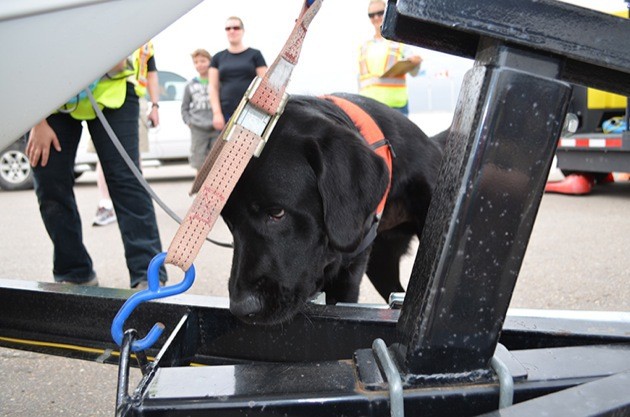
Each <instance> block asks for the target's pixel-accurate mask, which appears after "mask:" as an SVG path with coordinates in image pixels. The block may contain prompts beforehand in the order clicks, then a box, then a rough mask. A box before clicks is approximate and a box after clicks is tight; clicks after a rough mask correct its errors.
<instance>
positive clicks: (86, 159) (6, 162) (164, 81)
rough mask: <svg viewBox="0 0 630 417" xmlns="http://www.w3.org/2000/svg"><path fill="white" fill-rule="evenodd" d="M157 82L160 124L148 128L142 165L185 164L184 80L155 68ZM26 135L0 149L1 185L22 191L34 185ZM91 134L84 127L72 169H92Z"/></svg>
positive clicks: (187, 145)
mask: <svg viewBox="0 0 630 417" xmlns="http://www.w3.org/2000/svg"><path fill="white" fill-rule="evenodd" d="M158 79H159V82H160V101H159V103H160V125H159V126H157V127H155V128H151V129H149V151H148V152H145V153H142V155H141V159H142V166H145V167H146V166H160V165H165V164H171V163H188V155H189V153H190V129H189V128H188V126H186V125H185V124H184V122H183V121H182V116H181V105H182V98H183V96H184V89H185V87H186V83H187V80H186V79H185V78H184V77H182V76H181V75H179V74H176V73H174V72H170V71H158ZM27 141H28V136H27V135H23V136H21V137H20V138H19V139H18V140H16V141H15V142H14V143H12V144H11V145H9V146H8V147H6V148H5V149H3V150H1V151H0V188H2V189H4V190H7V191H12V190H24V189H28V188H32V187H33V173H32V171H31V167H30V165H29V162H28V158H27V157H26V154H25V153H24V150H25V148H26V143H27ZM89 141H90V135H89V132H88V130H87V128H84V129H83V135H82V137H81V142H79V147H78V150H77V157H76V160H75V172H76V175H77V177H78V176H79V175H81V174H82V173H83V172H85V171H88V170H94V169H95V167H96V161H97V157H96V153H93V152H88V143H89Z"/></svg>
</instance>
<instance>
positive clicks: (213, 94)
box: [208, 67, 225, 130]
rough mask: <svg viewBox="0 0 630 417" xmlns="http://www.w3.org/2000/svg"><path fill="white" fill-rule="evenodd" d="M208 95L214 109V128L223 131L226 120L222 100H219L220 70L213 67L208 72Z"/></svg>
mask: <svg viewBox="0 0 630 417" xmlns="http://www.w3.org/2000/svg"><path fill="white" fill-rule="evenodd" d="M208 90H209V91H208V95H209V96H210V107H212V126H214V128H215V129H216V130H222V129H223V126H225V118H224V117H223V111H221V100H220V99H219V70H218V68H213V67H211V68H210V70H208Z"/></svg>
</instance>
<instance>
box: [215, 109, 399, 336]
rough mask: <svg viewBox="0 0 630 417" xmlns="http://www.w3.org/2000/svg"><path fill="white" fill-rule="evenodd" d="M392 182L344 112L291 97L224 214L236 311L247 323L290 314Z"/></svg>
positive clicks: (356, 236) (358, 236) (319, 283)
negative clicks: (231, 241) (231, 246)
mask: <svg viewBox="0 0 630 417" xmlns="http://www.w3.org/2000/svg"><path fill="white" fill-rule="evenodd" d="M387 182H388V174H387V168H386V166H385V164H384V163H383V161H382V160H381V159H380V157H378V156H377V155H376V154H374V152H372V151H371V150H370V149H369V148H368V147H367V146H366V145H365V144H364V143H363V142H362V139H361V137H360V136H359V134H358V132H357V131H356V129H355V128H354V126H353V125H352V122H351V121H350V120H349V119H348V118H347V117H346V116H345V114H344V113H342V112H341V111H340V110H339V109H337V108H336V107H335V106H334V105H333V104H331V103H328V102H324V101H323V100H318V99H315V98H306V97H302V98H291V99H290V100H289V102H288V103H287V106H286V109H285V112H284V114H283V116H282V117H281V118H280V120H279V121H278V124H277V125H276V128H275V129H274V131H273V134H272V135H271V137H270V139H269V142H268V143H267V145H266V146H265V149H264V151H263V152H262V154H261V156H260V157H259V158H255V159H253V160H252V161H251V162H250V163H249V165H248V166H247V168H246V170H245V172H244V173H243V176H242V177H241V179H240V180H239V182H238V184H237V186H236V187H235V189H234V191H233V193H232V194H231V196H230V198H229V199H228V202H227V204H226V206H225V208H224V209H223V212H222V215H223V218H224V219H225V221H226V223H227V225H228V227H229V228H230V230H231V232H232V234H233V238H234V257H233V261H232V270H231V276H230V281H229V291H230V311H231V312H232V313H233V314H234V315H236V316H237V317H239V318H240V319H242V320H244V321H246V322H250V323H262V324H275V323H281V322H284V321H286V320H288V319H290V318H291V317H293V316H294V315H295V314H296V313H297V312H298V311H299V310H300V309H301V307H302V306H303V305H304V304H305V302H307V301H308V300H309V299H310V298H311V297H312V296H313V295H315V293H317V292H318V291H319V290H321V289H322V287H323V285H324V283H325V282H326V280H327V279H328V278H330V275H331V271H332V270H334V269H336V266H335V263H337V262H339V259H340V258H341V254H342V253H346V254H347V253H351V252H352V251H353V250H354V249H356V248H357V247H358V245H359V244H360V242H361V240H362V238H363V234H364V225H365V224H366V220H367V219H368V218H369V217H370V216H372V215H373V212H374V210H375V208H376V206H377V204H378V202H379V201H380V199H381V197H382V195H383V193H384V191H385V188H386V187H387Z"/></svg>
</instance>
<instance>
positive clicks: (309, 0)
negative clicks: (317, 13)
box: [306, 0, 315, 7]
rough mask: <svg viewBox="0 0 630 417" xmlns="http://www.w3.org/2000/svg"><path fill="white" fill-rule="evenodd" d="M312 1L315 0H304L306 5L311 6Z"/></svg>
mask: <svg viewBox="0 0 630 417" xmlns="http://www.w3.org/2000/svg"><path fill="white" fill-rule="evenodd" d="M313 3H315V0H306V5H307V6H308V7H311V6H312V5H313Z"/></svg>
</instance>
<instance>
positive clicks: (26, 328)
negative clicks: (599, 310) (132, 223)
mask: <svg viewBox="0 0 630 417" xmlns="http://www.w3.org/2000/svg"><path fill="white" fill-rule="evenodd" d="M130 294H131V291H130V290H120V289H115V288H85V287H77V286H69V285H60V284H54V283H38V282H31V281H21V280H20V281H12V280H4V279H0V300H2V304H1V305H0V346H5V347H11V348H17V349H23V350H31V351H36V352H42V353H47V354H54V355H60V356H68V357H74V358H81V359H86V360H99V361H102V362H108V363H118V357H117V356H113V355H111V354H110V356H108V357H105V356H103V354H104V351H107V350H109V351H117V350H118V346H116V345H115V344H114V343H113V341H112V338H111V335H110V334H109V327H110V325H111V318H112V317H113V316H114V315H115V314H116V312H117V311H118V309H119V308H120V306H121V305H122V304H123V303H124V301H125V300H126V299H127V298H128V297H129V295H130ZM135 313H136V312H134V314H133V315H132V316H131V318H130V322H129V327H133V328H135V329H136V330H138V332H139V335H140V336H141V337H142V336H143V333H144V332H146V331H147V330H148V329H149V328H151V326H153V324H154V323H155V322H156V321H161V322H163V323H164V324H165V325H166V330H165V332H164V337H163V338H160V340H159V341H158V343H157V344H156V346H155V349H153V350H152V352H151V353H153V354H154V353H156V352H157V349H158V348H161V347H162V346H163V345H164V343H165V340H166V338H167V336H168V335H169V334H170V333H171V332H173V329H175V327H176V325H177V324H178V323H179V321H180V320H181V319H182V317H184V316H185V315H187V314H188V315H189V318H188V320H187V322H186V325H185V327H184V329H183V330H182V331H181V332H180V333H181V334H179V335H178V337H179V340H180V342H178V343H174V345H176V346H180V347H181V350H180V351H176V352H169V355H170V357H174V358H176V359H173V362H177V363H179V364H181V363H184V362H185V361H184V360H183V359H182V358H188V360H189V361H193V362H199V363H205V364H212V363H219V364H229V363H239V362H251V361H253V362H261V361H262V362H291V361H295V362H296V361H311V362H317V361H325V360H343V359H350V358H352V357H353V355H354V352H355V351H356V350H358V349H364V348H368V347H370V346H371V344H372V341H373V340H374V339H375V338H377V337H379V338H382V339H384V340H385V341H386V342H387V343H388V344H393V343H396V342H397V341H398V339H397V334H396V323H397V321H398V317H399V313H400V311H399V310H390V309H385V308H363V307H338V306H320V305H313V306H310V307H309V308H308V311H307V312H306V314H305V315H300V316H298V317H296V319H295V320H294V321H293V322H292V323H291V324H289V325H286V326H282V327H254V326H248V325H245V324H243V323H241V322H240V321H238V320H235V319H234V318H233V317H231V315H230V313H229V310H228V301H227V299H224V298H216V297H207V296H203V297H202V296H196V295H181V296H178V297H175V298H168V299H165V300H161V301H158V302H151V303H147V304H146V305H143V306H142V311H140V309H138V313H139V314H138V315H137V316H136V314H135ZM517 313H518V312H515V314H514V315H513V316H510V315H508V316H507V318H506V321H505V324H504V326H503V330H502V333H501V339H500V341H501V343H502V344H504V345H505V346H507V347H508V348H509V349H510V350H519V349H534V348H546V347H561V346H581V345H594V344H623V343H630V318H626V319H624V318H623V317H622V318H618V319H614V320H613V319H612V318H608V317H604V318H601V319H599V320H593V318H592V317H591V318H584V317H582V318H578V317H571V318H558V317H553V316H549V315H547V316H543V317H540V316H535V315H531V314H530V315H527V314H526V315H523V314H520V313H519V314H517ZM541 313H543V312H541ZM528 314H529V313H528ZM624 317H625V316H624ZM340 335H343V337H340ZM13 339H14V340H15V341H13V342H11V341H10V340H13ZM29 341H30V342H35V343H29ZM47 344H48V346H47ZM57 344H66V345H68V347H67V348H64V347H56V345H57ZM72 346H77V347H81V348H83V347H88V348H94V349H95V351H94V352H93V353H90V352H85V350H84V349H81V350H72V349H71V347H72ZM178 349H179V348H178ZM169 360H170V359H169Z"/></svg>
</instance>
